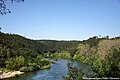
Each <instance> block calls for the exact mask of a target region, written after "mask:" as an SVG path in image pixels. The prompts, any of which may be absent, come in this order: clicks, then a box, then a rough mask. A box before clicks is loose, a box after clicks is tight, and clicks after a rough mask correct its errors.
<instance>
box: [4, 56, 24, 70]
mask: <svg viewBox="0 0 120 80" xmlns="http://www.w3.org/2000/svg"><path fill="white" fill-rule="evenodd" d="M5 63H6V67H7V68H9V69H16V70H18V69H19V68H21V67H22V66H24V64H25V58H24V57H23V56H19V57H16V58H8V59H7V60H6V61H5Z"/></svg>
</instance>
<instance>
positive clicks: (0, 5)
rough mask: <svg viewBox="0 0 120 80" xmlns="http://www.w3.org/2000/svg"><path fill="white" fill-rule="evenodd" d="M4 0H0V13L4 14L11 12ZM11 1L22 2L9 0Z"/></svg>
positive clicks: (20, 0)
mask: <svg viewBox="0 0 120 80" xmlns="http://www.w3.org/2000/svg"><path fill="white" fill-rule="evenodd" d="M6 1H8V0H0V14H1V15H4V14H5V15H6V14H7V13H11V11H10V10H9V9H8V8H7V5H6ZM10 2H11V3H13V2H16V3H19V2H24V0H10Z"/></svg>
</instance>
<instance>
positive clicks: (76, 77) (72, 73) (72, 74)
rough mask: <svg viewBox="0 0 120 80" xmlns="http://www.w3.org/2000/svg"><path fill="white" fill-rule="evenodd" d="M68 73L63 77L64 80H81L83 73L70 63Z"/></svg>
mask: <svg viewBox="0 0 120 80" xmlns="http://www.w3.org/2000/svg"><path fill="white" fill-rule="evenodd" d="M68 71H69V72H68V76H66V77H63V79H64V80H82V76H83V73H82V72H80V70H79V69H78V68H77V67H75V66H73V64H72V63H68Z"/></svg>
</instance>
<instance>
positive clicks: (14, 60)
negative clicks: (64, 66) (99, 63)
mask: <svg viewBox="0 0 120 80" xmlns="http://www.w3.org/2000/svg"><path fill="white" fill-rule="evenodd" d="M78 44H79V41H55V40H31V39H27V38H25V37H23V36H20V35H16V34H5V33H2V32H0V67H1V68H8V69H12V70H13V69H14V70H19V69H20V68H22V67H23V68H22V70H23V69H24V70H25V71H32V70H36V69H40V68H41V67H42V66H45V65H47V64H49V61H48V60H46V59H45V58H44V57H46V56H44V53H51V54H52V53H55V52H58V53H60V52H62V51H70V50H72V49H73V48H75V47H77V45H78ZM40 56H41V58H40V59H38V57H40ZM36 59H37V60H36ZM38 62H39V63H38ZM31 66H32V68H31ZM20 70H21V69H20Z"/></svg>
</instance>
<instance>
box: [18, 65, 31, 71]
mask: <svg viewBox="0 0 120 80" xmlns="http://www.w3.org/2000/svg"><path fill="white" fill-rule="evenodd" d="M19 70H20V71H21V72H29V71H30V70H29V68H28V67H26V66H24V67H22V68H20V69H19Z"/></svg>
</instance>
